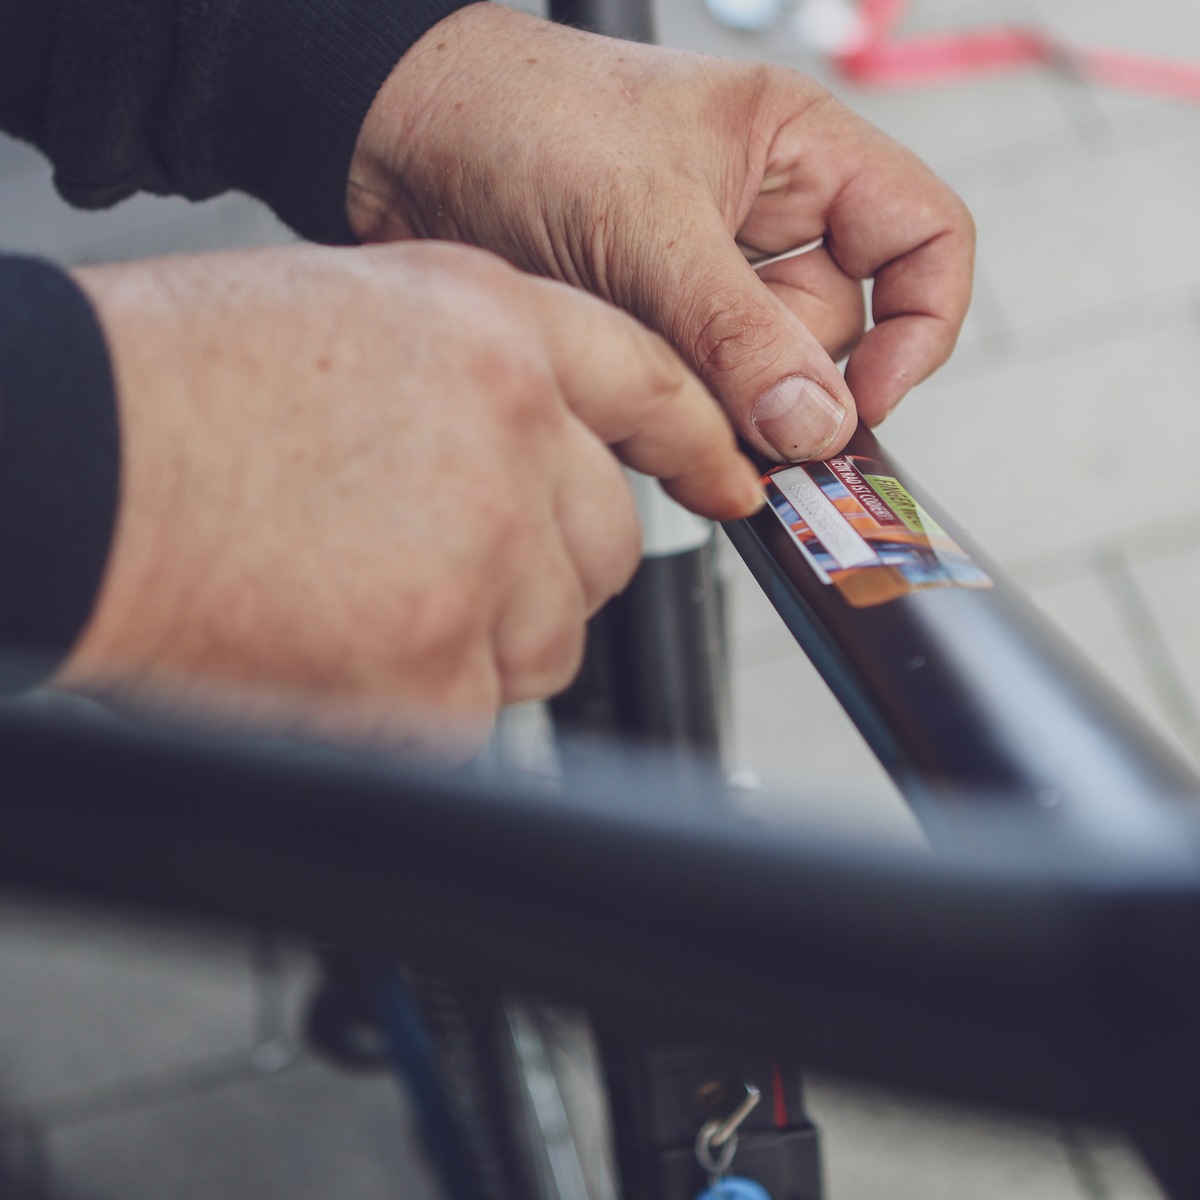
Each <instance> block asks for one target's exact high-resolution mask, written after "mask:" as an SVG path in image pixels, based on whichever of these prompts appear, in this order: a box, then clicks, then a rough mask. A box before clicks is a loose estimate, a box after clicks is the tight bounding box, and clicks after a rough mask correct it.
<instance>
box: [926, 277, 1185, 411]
mask: <svg viewBox="0 0 1200 1200" xmlns="http://www.w3.org/2000/svg"><path fill="white" fill-rule="evenodd" d="M1131 318H1132V319H1131ZM1198 323H1200V297H1197V296H1196V295H1195V293H1193V292H1192V290H1191V289H1190V288H1186V289H1180V288H1177V287H1172V288H1163V289H1159V290H1157V291H1153V292H1145V293H1142V294H1141V295H1140V296H1134V297H1133V298H1131V299H1129V300H1114V301H1111V302H1109V303H1106V304H1102V305H1096V306H1095V307H1093V308H1080V309H1074V310H1072V311H1071V312H1067V313H1063V314H1061V315H1059V316H1055V317H1051V318H1049V319H1048V320H1045V321H1040V322H1038V323H1036V324H1034V325H1028V326H1025V327H1024V328H1020V327H1018V328H1017V329H1015V330H1014V332H1013V338H1012V341H1011V342H1009V341H1007V340H1005V341H1004V342H989V339H990V337H991V336H992V335H985V336H984V337H983V338H981V339H980V341H979V342H976V343H974V344H972V343H968V344H967V345H966V346H964V347H962V349H960V350H958V351H956V352H955V353H954V355H953V356H952V357H951V358H950V360H949V361H948V362H947V364H946V366H945V367H944V368H943V369H942V370H941V371H940V372H938V373H937V374H935V375H934V376H932V377H931V379H930V380H929V381H928V382H927V383H926V384H925V385H924V386H925V387H926V389H928V390H929V391H934V390H938V389H942V388H947V387H958V386H961V385H962V384H964V383H970V382H972V381H973V380H977V379H980V378H985V377H987V376H988V375H991V374H998V373H1000V372H1002V371H1006V370H1010V369H1011V368H1014V367H1022V366H1028V365H1030V364H1035V363H1044V362H1050V361H1053V360H1054V359H1056V358H1059V357H1061V356H1063V355H1067V354H1077V353H1079V352H1080V351H1083V350H1088V349H1090V348H1091V347H1093V346H1097V345H1105V346H1110V345H1113V344H1114V343H1117V342H1121V341H1125V340H1128V339H1131V338H1136V337H1144V336H1146V335H1147V334H1153V333H1162V332H1167V331H1170V330H1171V329H1174V328H1189V327H1191V326H1193V325H1196V324H1198Z"/></svg>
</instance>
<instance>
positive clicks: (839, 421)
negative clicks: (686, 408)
mask: <svg viewBox="0 0 1200 1200" xmlns="http://www.w3.org/2000/svg"><path fill="white" fill-rule="evenodd" d="M681 242H682V239H681ZM681 242H680V243H676V248H675V249H674V250H673V251H672V252H670V253H669V255H668V257H667V258H666V262H667V263H669V266H668V267H667V268H666V270H663V271H659V272H657V278H656V279H655V281H654V291H655V293H656V295H655V302H656V303H655V305H654V307H656V308H657V310H658V311H657V312H652V313H648V314H647V319H648V320H649V321H650V322H651V323H652V324H655V325H656V326H657V327H658V328H659V329H660V330H661V331H662V332H663V334H664V335H665V336H666V337H667V338H668V339H669V340H670V341H671V342H672V343H673V344H674V345H675V347H676V349H677V350H678V351H679V353H680V355H681V357H682V358H683V359H684V361H685V362H687V363H688V365H689V366H691V368H692V369H693V370H694V371H695V372H696V374H697V375H698V376H699V377H700V378H701V379H702V380H703V381H704V382H705V383H706V384H707V385H708V387H709V389H710V390H711V391H712V393H713V395H715V396H716V397H717V399H718V400H719V401H720V403H721V405H722V406H723V407H724V409H725V411H726V413H727V414H728V415H729V419H730V421H731V422H732V423H733V426H734V428H735V429H736V430H737V432H738V434H739V435H740V436H741V438H742V439H743V440H744V441H745V442H747V443H748V444H749V445H750V446H753V447H754V448H755V449H756V450H759V451H760V452H762V453H763V454H766V455H768V456H769V457H771V458H775V459H784V460H796V459H806V458H819V457H823V456H826V455H828V454H833V453H836V452H837V451H838V450H840V449H841V448H842V447H843V446H844V445H845V443H846V441H847V440H848V439H849V437H850V435H851V434H852V433H853V432H854V427H855V425H856V424H857V416H856V413H855V407H854V398H853V397H852V396H851V394H850V389H849V388H848V387H847V386H846V382H845V380H844V379H843V378H842V375H841V372H840V371H839V370H838V369H837V367H836V366H835V365H834V363H833V360H832V359H831V358H830V357H829V355H828V354H827V353H826V352H825V350H824V349H823V348H822V346H821V344H820V342H819V341H818V340H817V338H816V337H815V336H814V335H813V334H812V333H810V332H809V330H808V329H807V328H806V327H805V325H804V323H803V322H802V321H801V320H800V319H799V317H797V316H796V315H795V313H793V312H792V311H791V310H790V309H789V308H788V307H787V305H785V304H784V303H783V301H782V300H780V299H779V298H778V297H777V296H776V295H775V294H774V293H773V292H772V291H771V289H770V288H768V287H767V285H766V284H765V283H763V281H762V280H761V279H760V278H759V277H758V275H757V274H756V273H755V271H754V268H753V267H752V266H751V265H750V264H749V263H748V262H747V261H746V259H745V258H744V257H743V255H742V253H741V251H740V250H738V248H737V246H736V245H735V243H734V241H733V239H732V238H731V237H730V236H729V233H728V231H727V230H726V229H725V228H724V226H723V225H722V226H719V228H718V230H716V231H714V232H713V233H711V234H708V235H702V236H698V237H694V238H692V239H691V245H690V246H689V247H688V249H685V250H684V251H683V253H680V247H681ZM689 251H690V253H689ZM655 318H657V319H655Z"/></svg>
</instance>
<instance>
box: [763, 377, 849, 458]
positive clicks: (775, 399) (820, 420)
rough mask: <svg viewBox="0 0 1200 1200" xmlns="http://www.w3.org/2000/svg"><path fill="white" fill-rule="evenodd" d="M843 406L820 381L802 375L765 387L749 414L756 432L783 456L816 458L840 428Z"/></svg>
mask: <svg viewBox="0 0 1200 1200" xmlns="http://www.w3.org/2000/svg"><path fill="white" fill-rule="evenodd" d="M845 419H846V410H845V409H844V408H843V407H842V406H841V405H840V404H839V403H838V402H837V401H836V400H835V399H834V398H833V397H832V396H831V395H830V394H829V393H828V392H827V391H826V390H825V389H824V388H823V387H821V385H820V384H817V383H814V382H813V381H812V380H811V379H806V378H804V376H802V375H792V376H790V377H789V378H787V379H781V380H780V381H779V382H778V383H777V384H775V385H774V386H772V387H769V388H767V390H766V391H765V392H763V394H762V395H761V396H759V398H758V401H757V403H756V404H755V405H754V411H753V412H752V413H751V414H750V422H751V424H752V425H753V426H754V428H755V429H757V430H758V432H759V433H761V434H762V435H763V437H764V438H766V440H767V441H768V442H769V443H770V444H771V445H772V446H773V447H774V448H775V451H776V452H777V453H778V454H780V455H782V457H784V458H787V459H794V458H816V457H817V456H818V455H819V454H820V453H821V451H822V450H824V449H825V447H826V446H828V445H829V444H830V443H831V442H832V441H833V439H834V438H836V437H837V435H838V432H839V431H840V430H841V428H842V423H843V422H844V421H845Z"/></svg>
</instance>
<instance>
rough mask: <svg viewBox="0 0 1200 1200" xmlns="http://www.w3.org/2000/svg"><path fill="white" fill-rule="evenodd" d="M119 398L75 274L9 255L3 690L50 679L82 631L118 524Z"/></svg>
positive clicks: (1, 501) (0, 319)
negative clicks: (117, 398) (114, 529)
mask: <svg viewBox="0 0 1200 1200" xmlns="http://www.w3.org/2000/svg"><path fill="white" fill-rule="evenodd" d="M119 465H120V441H119V435H118V428H117V407H116V394H115V389H114V384H113V378H112V368H111V365H110V362H109V357H108V350H107V347H106V345H105V341H104V335H103V333H102V332H101V329H100V325H99V322H98V321H97V319H96V316H95V314H94V313H93V311H92V308H91V305H90V304H89V302H88V300H87V299H86V297H85V296H84V295H83V293H82V292H81V291H80V290H79V288H78V287H77V286H76V285H75V283H74V282H73V281H72V280H71V278H70V276H68V275H67V274H65V273H64V272H63V271H61V270H59V269H58V268H57V267H54V266H51V265H50V264H49V263H45V262H41V261H38V260H36V259H29V258H11V257H4V256H2V255H0V570H2V571H3V577H2V579H0V692H11V691H15V690H19V689H20V688H23V687H27V686H29V685H31V684H34V683H37V682H40V681H41V680H43V679H45V678H46V677H48V676H49V675H50V674H51V673H52V672H53V670H54V668H55V667H56V666H57V665H58V663H59V662H60V661H61V660H62V658H63V657H64V656H65V655H66V654H67V653H68V652H69V651H70V649H71V647H72V646H73V645H74V643H75V640H76V639H77V638H78V636H79V634H80V633H81V631H82V630H83V627H84V625H85V623H86V622H87V619H88V617H89V615H90V614H91V610H92V607H93V604H94V602H95V598H96V594H97V592H98V590H99V587H100V583H101V580H102V578H103V574H104V568H105V565H106V563H107V560H108V551H109V545H110V543H111V540H112V534H113V528H114V524H115V521H116V513H117V497H118V482H119Z"/></svg>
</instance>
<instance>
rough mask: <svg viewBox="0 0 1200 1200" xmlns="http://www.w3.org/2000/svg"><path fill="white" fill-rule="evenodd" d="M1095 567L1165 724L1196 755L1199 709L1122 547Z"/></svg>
mask: <svg viewBox="0 0 1200 1200" xmlns="http://www.w3.org/2000/svg"><path fill="white" fill-rule="evenodd" d="M1096 568H1097V575H1098V577H1099V580H1100V584H1101V587H1102V588H1103V589H1104V591H1105V593H1106V594H1107V596H1108V599H1109V601H1110V603H1111V604H1112V606H1113V608H1114V610H1115V611H1116V615H1117V619H1118V620H1119V621H1120V623H1121V624H1122V626H1123V627H1124V629H1125V632H1126V635H1127V636H1128V637H1129V640H1130V641H1131V642H1132V643H1133V644H1134V646H1135V647H1136V648H1137V649H1138V650H1139V651H1140V660H1141V666H1142V670H1143V672H1144V673H1145V675H1146V681H1147V682H1148V683H1149V685H1150V687H1151V689H1152V690H1153V692H1154V693H1155V695H1156V696H1157V698H1158V701H1159V704H1160V705H1161V706H1162V709H1163V714H1164V716H1165V718H1166V722H1167V724H1168V725H1170V726H1171V728H1172V729H1173V730H1174V731H1175V733H1176V734H1177V735H1178V736H1179V737H1180V739H1182V741H1183V742H1184V743H1185V745H1187V747H1188V748H1189V749H1190V750H1191V752H1192V754H1193V756H1196V757H1200V712H1198V711H1197V709H1196V703H1195V701H1194V700H1193V698H1192V694H1191V691H1190V689H1189V688H1188V685H1187V682H1186V680H1184V678H1183V677H1182V676H1181V675H1180V674H1179V671H1178V669H1177V668H1176V666H1175V661H1174V658H1173V657H1172V655H1171V651H1170V647H1169V645H1168V643H1167V638H1166V634H1165V633H1164V631H1163V628H1162V625H1161V623H1160V622H1159V620H1158V617H1157V616H1156V615H1155V613H1154V610H1153V608H1151V606H1150V603H1149V601H1148V600H1147V599H1146V595H1145V593H1144V592H1143V591H1142V589H1141V587H1140V586H1139V585H1138V581H1137V576H1136V575H1135V574H1134V572H1133V570H1132V569H1131V567H1130V563H1129V560H1128V559H1127V558H1126V556H1125V553H1124V551H1123V549H1122V548H1121V547H1120V546H1114V547H1112V548H1110V549H1109V550H1108V551H1106V552H1105V553H1103V554H1102V555H1100V556H1098V557H1097V562H1096Z"/></svg>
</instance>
